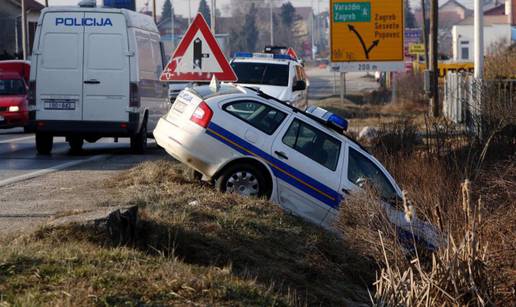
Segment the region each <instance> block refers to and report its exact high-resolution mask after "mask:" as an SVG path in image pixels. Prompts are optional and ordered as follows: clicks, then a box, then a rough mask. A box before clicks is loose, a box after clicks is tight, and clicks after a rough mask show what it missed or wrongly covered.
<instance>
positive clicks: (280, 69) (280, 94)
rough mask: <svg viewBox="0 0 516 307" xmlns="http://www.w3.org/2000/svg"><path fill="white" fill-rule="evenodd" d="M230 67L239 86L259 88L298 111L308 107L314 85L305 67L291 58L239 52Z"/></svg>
mask: <svg viewBox="0 0 516 307" xmlns="http://www.w3.org/2000/svg"><path fill="white" fill-rule="evenodd" d="M230 64H231V67H232V68H233V70H234V71H235V74H236V75H237V77H238V81H237V84H240V85H243V86H247V87H256V88H258V89H259V90H261V91H262V92H264V93H266V94H268V95H271V96H273V97H275V98H277V99H279V100H281V101H284V102H286V103H288V104H291V105H293V106H295V107H297V108H298V109H305V108H306V107H307V103H308V87H309V85H310V84H309V81H308V79H307V77H306V73H305V69H304V67H303V65H302V64H301V63H300V62H299V61H298V60H297V59H293V58H292V57H291V56H290V55H288V54H272V53H249V52H236V53H235V55H234V57H233V59H232V60H231V63H230Z"/></svg>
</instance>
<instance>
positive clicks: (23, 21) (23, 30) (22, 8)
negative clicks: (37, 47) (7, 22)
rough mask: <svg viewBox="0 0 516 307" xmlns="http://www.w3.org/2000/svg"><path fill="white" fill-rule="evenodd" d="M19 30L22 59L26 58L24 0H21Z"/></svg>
mask: <svg viewBox="0 0 516 307" xmlns="http://www.w3.org/2000/svg"><path fill="white" fill-rule="evenodd" d="M21 31H22V54H23V59H24V60H27V20H26V16H25V0H21Z"/></svg>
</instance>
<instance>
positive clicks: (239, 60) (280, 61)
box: [231, 57, 296, 65]
mask: <svg viewBox="0 0 516 307" xmlns="http://www.w3.org/2000/svg"><path fill="white" fill-rule="evenodd" d="M290 62H294V63H296V61H294V60H287V59H272V58H260V57H254V58H234V59H233V60H232V61H231V63H263V64H280V65H289V64H290Z"/></svg>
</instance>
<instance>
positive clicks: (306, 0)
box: [37, 0, 473, 17]
mask: <svg viewBox="0 0 516 307" xmlns="http://www.w3.org/2000/svg"><path fill="white" fill-rule="evenodd" d="M37 1H39V2H41V3H45V0H37ZM164 1H165V0H156V7H157V10H158V14H160V13H161V7H162V6H163V2H164ZM229 1H230V0H217V8H218V9H219V10H220V11H221V12H222V14H223V15H227V13H226V12H225V10H224V8H225V6H227V5H228V3H229ZM239 1H253V0H239ZM267 1H269V0H267ZM273 1H274V2H275V3H277V4H278V5H279V4H280V3H282V2H286V1H284V0H273ZM410 1H411V3H412V7H419V4H420V3H421V0H410ZM78 2H79V0H48V3H49V5H76V4H77V3H78ZM102 2H103V0H97V3H98V4H99V5H102ZM147 2H148V3H149V9H152V0H136V7H137V8H138V9H140V8H142V7H143V6H145V3H147ZM189 2H190V6H191V14H192V15H195V12H197V8H198V7H199V0H172V3H173V5H174V8H175V9H176V13H177V14H179V15H183V16H185V17H188V3H189ZM291 2H292V4H293V5H294V6H312V4H313V7H314V10H315V11H316V12H317V9H319V10H320V11H325V10H327V9H328V3H329V2H330V1H329V0H291ZM317 2H319V7H317ZM444 2H446V0H439V3H444ZM459 2H461V3H463V4H465V5H466V6H468V7H473V0H459ZM208 4H211V0H208Z"/></svg>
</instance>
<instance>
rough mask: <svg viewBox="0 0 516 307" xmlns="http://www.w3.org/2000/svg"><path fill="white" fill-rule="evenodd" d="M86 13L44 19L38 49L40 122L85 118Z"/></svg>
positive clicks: (37, 74)
mask: <svg viewBox="0 0 516 307" xmlns="http://www.w3.org/2000/svg"><path fill="white" fill-rule="evenodd" d="M83 17H84V13H82V12H66V13H64V12H51V13H46V14H45V15H44V17H43V23H42V26H41V27H42V28H41V31H40V32H39V33H40V37H39V40H38V46H35V47H34V57H35V59H33V60H34V61H35V62H36V65H34V66H35V68H36V74H35V75H36V86H37V91H36V93H37V97H36V104H37V113H36V116H37V119H49V120H81V119H82V102H83V100H82V74H83V61H82V59H83V36H84V27H83V26H82V25H77V23H76V22H75V21H76V20H81V19H82V18H83Z"/></svg>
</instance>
